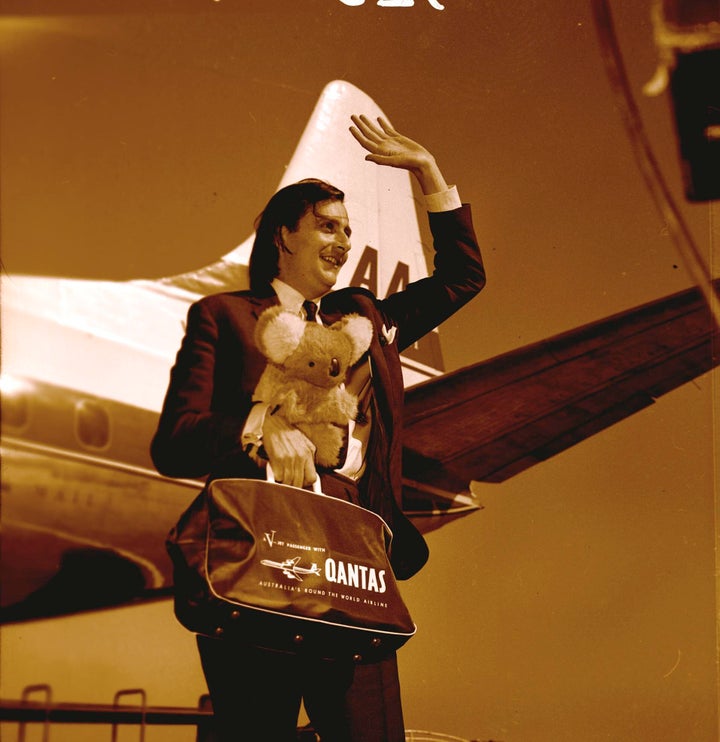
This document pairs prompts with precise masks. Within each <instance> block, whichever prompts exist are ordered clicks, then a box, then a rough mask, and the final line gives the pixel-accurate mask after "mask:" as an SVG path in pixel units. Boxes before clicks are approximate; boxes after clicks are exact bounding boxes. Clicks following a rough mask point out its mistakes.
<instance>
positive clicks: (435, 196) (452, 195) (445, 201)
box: [425, 186, 462, 211]
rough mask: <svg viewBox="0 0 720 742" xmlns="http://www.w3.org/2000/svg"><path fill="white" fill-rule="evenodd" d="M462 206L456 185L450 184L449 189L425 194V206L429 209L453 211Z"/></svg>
mask: <svg viewBox="0 0 720 742" xmlns="http://www.w3.org/2000/svg"><path fill="white" fill-rule="evenodd" d="M461 206H462V201H461V200H460V195H459V194H458V190H457V187H456V186H450V188H448V189H447V191H440V192H439V193H430V194H428V195H426V196H425V208H426V209H427V210H428V211H452V210H453V209H459V208H460V207H461Z"/></svg>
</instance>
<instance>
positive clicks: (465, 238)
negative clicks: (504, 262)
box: [380, 204, 485, 351]
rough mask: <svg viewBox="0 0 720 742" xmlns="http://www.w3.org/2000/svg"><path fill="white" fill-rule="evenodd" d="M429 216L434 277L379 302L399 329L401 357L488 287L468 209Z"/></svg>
mask: <svg viewBox="0 0 720 742" xmlns="http://www.w3.org/2000/svg"><path fill="white" fill-rule="evenodd" d="M428 216H429V220H430V230H431V232H432V235H433V245H434V248H435V262H434V271H433V273H432V275H431V276H429V277H427V278H423V279H421V280H419V281H415V282H414V283H411V284H410V285H409V286H407V288H406V289H405V290H404V291H401V292H398V293H397V294H393V295H392V296H389V297H388V298H387V299H385V300H383V301H381V302H380V308H381V310H382V311H383V313H384V314H385V315H386V317H387V318H388V321H389V322H391V323H392V324H394V325H396V326H397V328H398V350H400V351H402V350H404V349H405V348H407V347H409V346H410V345H412V344H413V343H415V342H416V341H417V340H419V339H420V338H421V337H423V335H426V334H427V333H428V332H430V331H431V330H433V329H434V328H435V327H437V326H438V325H440V324H441V323H442V322H444V321H445V320H446V319H447V318H448V317H450V316H451V315H452V314H454V313H455V312H457V310H458V309H460V308H461V307H462V306H464V305H465V304H467V302H469V301H470V300H471V299H472V298H473V297H474V296H476V295H477V294H478V292H480V291H481V290H482V288H483V287H484V286H485V268H484V266H483V262H482V257H481V255H480V248H479V247H478V244H477V239H476V237H475V230H474V228H473V223H472V214H471V211H470V206H469V205H467V204H464V205H463V206H462V207H461V208H459V209H454V210H452V211H444V212H436V213H430V214H429V215H428Z"/></svg>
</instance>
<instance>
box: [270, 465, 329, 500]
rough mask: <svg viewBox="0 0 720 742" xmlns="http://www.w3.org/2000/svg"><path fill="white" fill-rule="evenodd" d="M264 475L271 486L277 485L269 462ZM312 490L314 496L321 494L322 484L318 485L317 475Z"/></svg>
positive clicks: (318, 476) (318, 477) (318, 478)
mask: <svg viewBox="0 0 720 742" xmlns="http://www.w3.org/2000/svg"><path fill="white" fill-rule="evenodd" d="M265 475H266V478H267V481H268V482H271V483H272V484H277V482H276V481H275V472H274V471H273V470H272V466H270V462H269V461H268V462H267V466H266V467H265ZM312 489H313V492H314V493H315V494H316V495H322V494H323V491H322V484H321V483H320V475H319V474H318V475H317V476H316V477H315V481H314V482H313V483H312Z"/></svg>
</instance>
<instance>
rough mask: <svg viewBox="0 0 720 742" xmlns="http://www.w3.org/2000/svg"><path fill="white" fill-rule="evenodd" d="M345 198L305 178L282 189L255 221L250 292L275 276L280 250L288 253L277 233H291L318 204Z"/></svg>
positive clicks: (337, 192) (336, 191) (325, 184)
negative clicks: (283, 231)
mask: <svg viewBox="0 0 720 742" xmlns="http://www.w3.org/2000/svg"><path fill="white" fill-rule="evenodd" d="M344 198H345V194H344V193H343V192H342V191H341V190H339V189H338V188H335V186H333V185H330V183H326V182H325V181H324V180H318V179H317V178H306V179H305V180H300V181H298V182H297V183H292V184H291V185H289V186H285V188H281V189H280V190H279V191H278V192H277V193H276V194H275V195H274V196H273V197H272V198H271V199H270V200H269V201H268V203H267V206H266V207H265V209H264V210H263V212H262V214H260V216H258V218H257V219H256V220H255V241H254V242H253V248H252V252H251V253H250V267H249V270H250V288H251V289H252V290H253V291H257V290H258V289H260V288H262V287H263V286H266V285H267V284H269V283H270V282H271V281H272V280H273V278H275V277H276V276H277V274H278V262H279V260H280V250H281V249H282V250H285V249H287V248H286V247H285V246H284V245H283V242H282V237H281V234H280V230H281V229H282V227H286V228H287V229H289V230H290V231H291V232H294V231H295V230H296V229H297V227H298V222H299V221H300V219H302V217H303V216H304V215H305V214H306V213H307V212H308V211H309V210H310V209H314V208H315V205H316V204H318V203H320V202H321V201H343V199H344Z"/></svg>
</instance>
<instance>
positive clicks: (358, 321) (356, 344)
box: [341, 314, 373, 365]
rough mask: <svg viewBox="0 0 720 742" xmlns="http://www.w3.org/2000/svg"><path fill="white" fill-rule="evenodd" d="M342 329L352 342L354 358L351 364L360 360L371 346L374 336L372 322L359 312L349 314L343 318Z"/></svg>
mask: <svg viewBox="0 0 720 742" xmlns="http://www.w3.org/2000/svg"><path fill="white" fill-rule="evenodd" d="M341 323H342V327H341V329H342V331H343V332H344V333H345V335H346V336H347V337H348V338H349V339H350V342H351V344H352V358H351V359H350V364H351V365H352V364H353V363H356V362H357V361H359V360H360V358H361V356H362V354H363V353H364V352H365V351H366V350H367V349H368V348H369V347H370V341H371V340H372V336H373V326H372V322H370V320H369V319H368V318H367V317H361V316H360V315H359V314H348V315H347V316H346V317H343V319H342V320H341Z"/></svg>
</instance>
